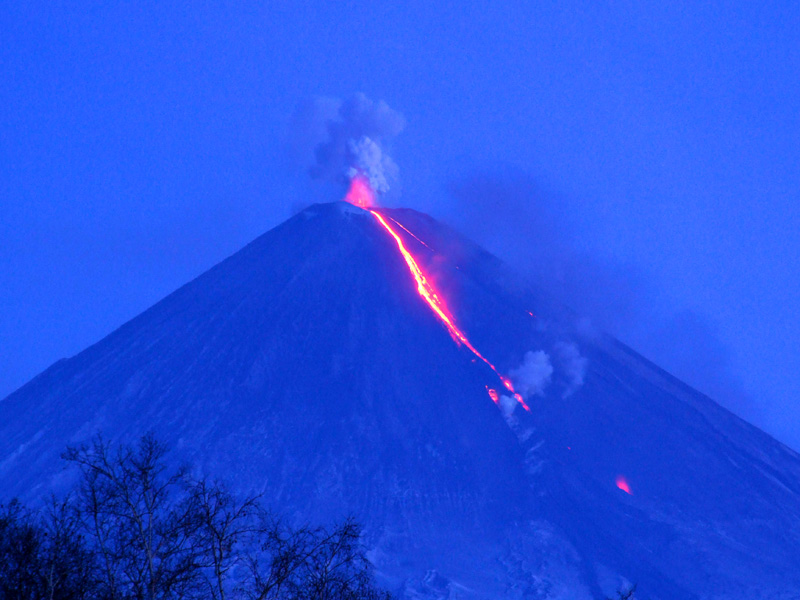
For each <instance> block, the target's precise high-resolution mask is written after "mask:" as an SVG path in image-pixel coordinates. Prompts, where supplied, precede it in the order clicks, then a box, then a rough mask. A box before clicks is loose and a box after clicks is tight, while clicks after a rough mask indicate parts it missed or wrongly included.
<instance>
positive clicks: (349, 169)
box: [295, 93, 405, 194]
mask: <svg viewBox="0 0 800 600" xmlns="http://www.w3.org/2000/svg"><path fill="white" fill-rule="evenodd" d="M295 121H296V126H297V128H298V130H299V131H301V132H303V134H305V136H306V137H307V138H309V140H310V139H313V138H316V139H313V142H312V143H313V147H314V163H313V165H312V166H311V169H310V173H311V176H312V177H314V178H316V179H325V180H328V181H332V182H335V183H343V182H347V181H349V180H350V179H352V178H353V177H355V176H356V175H362V176H364V177H366V178H367V180H368V181H369V184H370V187H371V188H372V189H373V191H375V192H377V193H381V194H384V193H386V192H388V191H389V190H390V189H391V188H392V186H393V185H395V184H396V183H397V180H398V168H397V165H396V164H395V162H394V161H393V160H392V157H391V156H390V155H389V153H388V148H389V145H390V143H391V140H392V139H393V138H394V137H395V136H396V135H397V134H399V133H400V132H401V131H402V130H403V128H404V127H405V119H404V118H403V116H402V115H401V114H400V113H398V112H397V111H395V110H393V109H392V108H390V107H389V106H388V105H387V104H386V103H385V102H383V101H382V100H381V101H378V102H375V101H373V100H370V99H369V98H367V97H366V96H365V95H364V94H361V93H358V94H354V95H353V96H350V97H349V98H347V99H345V100H335V99H330V98H317V99H315V100H314V101H313V102H312V103H311V104H310V105H306V106H303V107H301V108H300V110H299V111H298V114H296V115H295ZM298 121H299V123H298ZM320 138H321V139H320Z"/></svg>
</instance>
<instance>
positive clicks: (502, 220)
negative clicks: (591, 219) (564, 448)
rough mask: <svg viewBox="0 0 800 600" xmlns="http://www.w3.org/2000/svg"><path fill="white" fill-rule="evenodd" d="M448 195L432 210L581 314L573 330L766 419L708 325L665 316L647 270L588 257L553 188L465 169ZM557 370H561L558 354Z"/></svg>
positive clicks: (682, 315)
mask: <svg viewBox="0 0 800 600" xmlns="http://www.w3.org/2000/svg"><path fill="white" fill-rule="evenodd" d="M449 191H450V197H449V200H450V205H449V206H444V207H443V206H442V205H441V204H437V205H436V207H435V208H436V209H437V210H438V212H439V213H440V214H442V213H444V214H443V216H444V217H445V218H446V219H447V220H448V221H450V222H451V223H452V224H453V225H455V226H456V228H458V229H460V230H461V231H462V233H465V234H466V235H467V237H470V238H472V239H474V240H475V241H477V242H478V243H480V244H481V245H483V246H485V247H486V248H488V249H489V250H490V251H492V252H494V253H495V254H497V255H498V256H500V257H501V258H503V259H505V260H506V261H507V262H508V263H509V264H511V265H513V266H514V267H515V268H516V269H517V270H518V271H520V272H521V273H523V274H524V275H526V276H527V277H528V279H529V280H530V281H531V282H532V283H533V284H534V285H535V286H537V287H538V288H540V289H541V290H545V291H546V293H547V295H548V296H549V297H551V298H553V299H554V300H555V301H557V302H558V303H560V304H562V305H565V306H569V307H570V308H572V309H574V310H575V313H577V315H579V317H581V318H580V319H578V320H576V323H575V324H574V325H575V332H574V333H576V334H580V335H586V334H587V333H590V332H592V331H608V332H610V333H612V334H614V335H615V336H617V337H619V338H621V339H622V340H623V341H624V342H626V343H628V344H630V345H631V346H632V347H633V348H634V349H636V350H638V351H640V352H642V353H643V354H644V355H645V356H647V357H648V358H651V359H653V360H654V361H655V362H656V363H658V364H660V365H661V366H663V367H664V368H666V369H667V370H668V371H670V372H671V373H673V374H674V375H676V376H677V377H678V378H680V379H683V380H685V381H686V382H687V383H689V384H690V385H693V386H696V387H697V388H698V389H699V390H701V391H703V392H705V393H707V394H709V395H710V396H711V397H712V398H713V399H714V400H716V401H717V402H719V403H720V404H722V405H723V406H726V407H728V408H729V409H731V410H733V411H734V412H736V413H738V414H739V415H740V416H743V417H745V418H748V419H750V420H752V421H754V422H756V423H758V422H760V421H763V412H762V411H761V410H760V409H759V407H758V406H757V405H756V403H755V401H754V399H753V398H752V396H751V395H750V394H748V393H747V391H746V390H745V387H744V385H743V383H742V381H741V378H740V377H739V376H738V374H737V373H736V372H735V371H734V369H732V368H731V362H732V361H731V358H730V354H729V351H728V350H727V348H725V346H724V344H723V343H722V342H721V340H720V338H719V336H718V335H717V334H716V332H715V329H714V326H713V321H712V320H711V319H709V318H706V317H703V316H701V315H698V314H696V313H691V312H689V311H680V312H677V313H674V312H670V313H665V312H664V311H663V310H662V309H659V308H657V306H658V304H659V302H658V300H659V298H660V297H662V296H663V290H661V289H657V288H655V287H654V284H653V282H652V281H650V280H649V278H648V276H647V273H646V272H645V271H642V270H639V269H636V268H633V267H631V265H623V264H613V263H612V264H609V263H608V262H604V261H601V260H598V258H597V257H596V256H592V255H590V254H587V253H586V252H585V250H584V247H585V246H584V244H583V243H582V240H581V239H580V235H579V234H578V233H577V229H578V228H577V227H576V226H575V225H574V224H571V223H570V221H569V215H568V214H566V213H567V211H566V210H564V209H565V204H566V203H564V202H563V199H562V198H560V197H559V196H558V195H557V194H554V193H552V192H549V191H547V190H545V189H543V188H542V187H541V186H540V185H538V184H537V182H536V181H534V180H533V179H532V178H531V177H530V176H528V175H527V174H525V173H523V172H521V171H519V170H517V169H509V168H500V169H496V170H495V171H494V172H493V173H483V174H480V173H478V174H476V173H472V174H471V175H469V176H468V177H466V178H464V179H461V180H460V181H456V182H454V183H452V184H451V185H450V186H449ZM654 307H656V308H654ZM587 317H588V318H587ZM554 358H555V359H558V356H557V353H555V352H554ZM575 365H576V367H575V370H574V373H575V374H576V375H577V374H580V370H579V369H578V368H577V366H578V365H577V363H575ZM557 366H558V367H559V372H560V370H561V368H562V365H561V363H560V362H558V360H557ZM574 381H575V382H577V381H578V379H577V378H576V379H575V380H574Z"/></svg>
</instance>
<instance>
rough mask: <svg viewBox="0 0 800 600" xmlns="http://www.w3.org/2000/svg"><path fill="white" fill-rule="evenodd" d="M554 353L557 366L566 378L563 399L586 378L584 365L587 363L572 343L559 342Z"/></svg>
mask: <svg viewBox="0 0 800 600" xmlns="http://www.w3.org/2000/svg"><path fill="white" fill-rule="evenodd" d="M555 353H556V356H557V357H558V362H559V366H560V367H561V370H562V371H563V373H564V376H565V377H566V378H567V389H566V390H564V393H563V395H562V397H563V398H567V397H568V396H571V395H572V394H574V393H575V392H577V391H578V389H580V387H581V386H582V385H583V380H584V378H585V377H586V365H587V364H588V363H589V361H588V360H587V359H586V358H585V357H584V356H581V353H580V350H578V346H576V345H575V344H574V343H573V342H559V343H557V344H556V345H555Z"/></svg>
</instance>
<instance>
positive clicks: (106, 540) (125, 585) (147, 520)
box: [64, 434, 200, 600]
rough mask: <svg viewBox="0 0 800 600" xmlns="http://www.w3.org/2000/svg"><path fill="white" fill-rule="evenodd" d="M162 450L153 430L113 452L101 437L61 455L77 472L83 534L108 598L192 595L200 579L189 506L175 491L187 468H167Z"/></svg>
mask: <svg viewBox="0 0 800 600" xmlns="http://www.w3.org/2000/svg"><path fill="white" fill-rule="evenodd" d="M165 454H166V447H165V446H164V445H163V444H162V443H160V442H158V441H157V440H156V439H155V438H154V437H153V436H152V435H150V434H148V435H145V436H144V437H142V438H141V439H140V440H139V442H138V444H137V445H135V446H133V447H125V446H122V447H118V448H116V449H113V450H112V448H111V447H110V445H109V444H108V443H106V442H104V441H103V440H102V439H101V438H97V439H95V440H94V441H93V443H92V444H91V445H90V446H81V447H79V448H70V449H68V450H67V452H66V453H65V454H64V458H65V459H66V460H68V461H70V462H72V463H74V464H76V465H77V466H78V467H79V469H80V471H81V474H82V479H81V484H80V488H79V492H78V502H79V510H80V514H81V523H82V526H83V531H84V532H85V533H86V535H87V536H88V537H89V538H90V539H91V541H92V544H93V546H94V547H95V548H96V551H97V554H98V555H99V557H100V561H101V565H102V566H101V582H102V585H103V587H104V594H103V595H104V596H106V597H107V598H108V599H109V600H127V599H133V600H167V599H172V598H178V599H180V598H190V597H193V595H194V594H196V593H197V586H198V584H199V576H200V571H199V564H198V561H199V557H198V554H199V551H198V548H197V547H196V544H195V541H196V540H195V536H194V533H195V531H194V529H195V526H196V520H195V519H194V515H193V513H192V509H193V506H192V503H191V502H189V501H188V500H187V499H186V498H185V497H183V496H184V495H182V494H181V490H182V489H183V485H184V484H185V482H186V479H187V477H186V469H185V468H179V469H176V470H175V471H174V472H172V473H169V472H168V471H167V467H166V463H165V461H164V460H163V459H164V456H165Z"/></svg>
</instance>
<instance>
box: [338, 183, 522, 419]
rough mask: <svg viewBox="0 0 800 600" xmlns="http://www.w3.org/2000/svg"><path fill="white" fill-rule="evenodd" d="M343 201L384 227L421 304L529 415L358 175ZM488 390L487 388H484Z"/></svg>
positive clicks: (401, 226)
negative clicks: (450, 307)
mask: <svg viewBox="0 0 800 600" xmlns="http://www.w3.org/2000/svg"><path fill="white" fill-rule="evenodd" d="M345 200H346V201H347V202H350V203H351V204H355V205H356V206H359V207H361V208H364V209H366V210H368V211H369V212H370V214H372V216H373V217H375V219H376V220H377V221H378V223H379V224H380V225H381V227H383V228H384V229H385V230H386V231H387V232H388V233H389V235H391V236H392V238H393V239H394V241H395V243H396V244H397V249H398V250H399V251H400V254H401V255H402V256H403V259H404V260H405V263H406V266H408V270H409V271H410V273H411V275H412V277H413V278H414V281H416V283H417V293H419V295H420V296H421V297H422V299H423V300H425V302H426V303H427V304H428V306H429V307H430V309H431V310H432V311H433V313H434V314H435V315H436V317H437V318H438V319H439V321H441V323H442V324H443V325H444V326H445V329H447V333H449V334H450V337H451V338H453V340H454V341H455V342H456V344H458V345H463V346H466V347H467V348H468V349H469V350H470V352H472V353H473V354H474V355H475V356H476V357H477V358H479V359H480V360H481V361H483V362H484V363H485V364H486V365H488V367H489V368H490V369H491V370H492V371H494V373H495V375H497V377H499V378H500V381H501V382H502V383H503V386H504V387H505V388H506V389H507V390H508V391H509V392H510V393H511V394H512V395H513V397H514V399H515V400H516V401H517V402H519V404H521V405H522V407H523V408H524V409H525V410H527V411H528V412H530V408H529V407H528V405H527V404H526V403H525V401H524V399H523V398H522V396H521V395H520V394H518V393H517V392H516V390H515V389H514V385H513V384H512V383H511V380H510V379H508V377H504V376H503V375H502V374H501V373H500V371H498V370H497V367H495V366H494V365H493V364H492V363H491V362H489V360H488V359H487V358H486V357H484V356H483V354H481V353H480V352H479V351H478V349H477V348H475V346H473V345H472V343H471V342H470V341H469V339H468V338H467V336H466V334H465V333H464V332H463V331H462V330H461V329H460V328H459V327H458V325H456V322H455V318H454V317H453V314H452V313H451V312H450V310H449V309H448V308H447V305H446V304H445V302H444V300H443V299H442V296H441V294H439V293H438V292H437V291H436V288H435V287H434V285H433V283H431V280H430V278H429V277H426V275H425V272H424V271H423V270H422V268H421V267H420V266H419V263H417V261H416V259H415V258H414V256H413V255H412V254H411V253H410V252H409V251H408V249H407V248H406V245H405V243H404V242H403V238H402V237H400V234H399V233H398V232H397V231H396V230H395V229H394V228H393V227H392V226H391V225H390V224H389V222H388V220H387V217H384V215H382V214H381V213H379V212H378V211H377V210H375V208H373V207H374V205H375V195H374V193H373V191H372V189H371V188H370V187H369V182H368V180H367V179H366V178H365V177H363V176H361V175H357V176H355V177H353V178H352V179H351V181H350V189H349V190H348V192H347V196H345ZM388 219H389V220H391V221H392V222H393V223H395V224H396V225H397V226H398V227H400V228H401V229H403V230H404V231H406V232H407V233H408V234H409V235H411V236H412V237H413V238H415V239H416V240H418V241H419V242H420V243H421V244H423V245H425V246H427V244H425V243H424V242H423V241H422V240H420V239H419V238H418V237H417V236H415V235H414V234H413V233H411V232H410V231H409V230H408V229H406V227H404V226H403V225H401V224H400V223H399V222H398V221H397V220H395V219H393V218H392V217H388ZM487 389H488V387H487ZM489 396H490V397H491V398H492V400H493V401H494V402H495V403H497V402H498V400H497V399H496V397H497V392H495V390H490V391H489Z"/></svg>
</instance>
